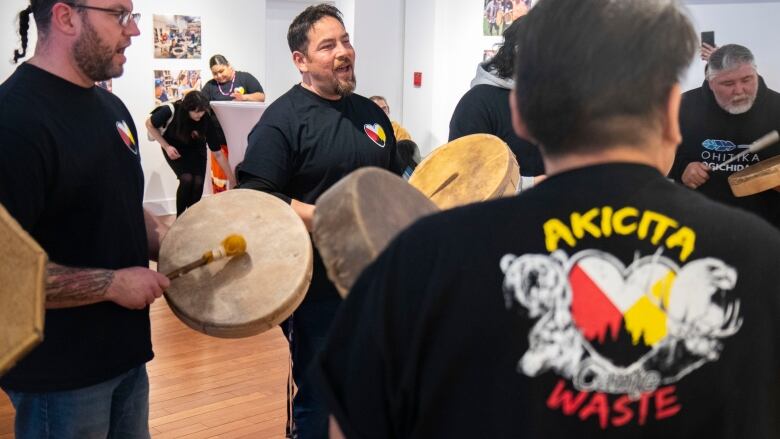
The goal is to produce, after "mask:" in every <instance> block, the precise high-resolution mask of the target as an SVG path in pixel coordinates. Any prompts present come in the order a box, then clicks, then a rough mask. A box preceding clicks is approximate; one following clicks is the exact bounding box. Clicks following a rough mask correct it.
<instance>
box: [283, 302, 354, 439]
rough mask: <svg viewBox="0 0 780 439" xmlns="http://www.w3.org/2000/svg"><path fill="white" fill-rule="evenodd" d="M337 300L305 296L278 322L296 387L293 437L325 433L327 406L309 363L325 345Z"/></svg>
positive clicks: (319, 438) (322, 438)
mask: <svg viewBox="0 0 780 439" xmlns="http://www.w3.org/2000/svg"><path fill="white" fill-rule="evenodd" d="M340 304H341V298H340V297H338V296H336V297H333V298H330V297H326V298H322V299H320V298H318V299H317V300H309V301H306V300H304V301H303V303H302V304H301V306H300V307H298V309H296V310H295V312H294V313H293V315H292V316H291V317H290V318H289V319H287V320H286V321H284V322H282V324H281V326H282V331H283V332H284V335H285V336H286V337H287V340H288V341H289V342H290V353H291V355H292V363H293V367H292V374H293V380H294V381H295V384H296V386H297V387H298V391H297V392H296V394H295V397H294V398H293V421H294V422H293V424H294V427H293V437H294V438H296V439H327V437H328V409H327V407H326V406H325V401H324V400H323V398H322V396H321V395H320V394H319V392H318V391H317V388H316V386H315V383H314V382H312V379H311V376H310V374H309V367H310V366H311V365H312V364H313V363H314V358H315V357H316V355H317V353H318V352H319V351H321V350H322V348H323V347H324V345H325V339H326V336H327V335H328V329H329V328H330V324H331V322H333V318H334V317H335V316H336V310H337V309H338V307H339V305H340ZM291 329H292V332H291V331H290V330H291Z"/></svg>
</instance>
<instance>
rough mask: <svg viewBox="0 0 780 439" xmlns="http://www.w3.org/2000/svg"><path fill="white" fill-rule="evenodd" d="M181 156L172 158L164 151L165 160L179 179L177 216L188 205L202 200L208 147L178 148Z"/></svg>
mask: <svg viewBox="0 0 780 439" xmlns="http://www.w3.org/2000/svg"><path fill="white" fill-rule="evenodd" d="M174 148H176V149H177V150H178V151H179V154H180V155H181V157H179V158H178V159H176V160H171V159H170V157H168V154H166V153H165V151H163V156H164V157H165V161H166V162H168V166H170V167H171V169H172V170H173V172H174V173H175V174H176V178H178V179H179V188H178V189H177V190H176V216H177V217H178V216H180V215H181V214H182V213H184V211H185V210H187V208H188V207H190V206H192V205H193V204H195V203H197V202H198V201H200V197H201V196H203V181H204V179H205V177H206V149H205V148H202V150H201V151H191V150H189V149H188V148H178V147H176V146H174Z"/></svg>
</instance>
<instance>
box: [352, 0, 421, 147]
mask: <svg viewBox="0 0 780 439" xmlns="http://www.w3.org/2000/svg"><path fill="white" fill-rule="evenodd" d="M354 25H355V29H354V31H353V32H352V40H353V42H354V47H355V53H356V55H355V75H356V77H357V90H356V92H357V93H359V94H361V95H363V96H366V97H368V96H373V95H380V96H384V97H385V98H386V99H387V103H388V104H389V105H390V117H391V119H393V120H398V121H403V116H404V113H403V85H402V81H401V78H402V77H403V71H404V2H403V1H401V0H394V1H387V0H357V1H355V7H354ZM412 136H413V137H414V136H416V133H414V132H412Z"/></svg>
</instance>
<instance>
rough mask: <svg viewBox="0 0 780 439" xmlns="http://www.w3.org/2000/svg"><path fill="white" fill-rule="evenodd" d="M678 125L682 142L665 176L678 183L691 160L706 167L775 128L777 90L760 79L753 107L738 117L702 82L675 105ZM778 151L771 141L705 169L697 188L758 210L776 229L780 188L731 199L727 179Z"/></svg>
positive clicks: (778, 126)
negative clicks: (707, 176) (706, 175)
mask: <svg viewBox="0 0 780 439" xmlns="http://www.w3.org/2000/svg"><path fill="white" fill-rule="evenodd" d="M680 129H681V131H682V136H683V141H682V144H680V147H679V148H678V150H677V156H676V157H675V162H674V166H673V167H672V171H671V172H670V174H669V176H670V177H672V178H673V179H675V180H676V181H678V182H681V181H682V174H683V172H684V171H685V168H686V166H688V164H689V163H691V162H703V163H705V164H707V165H708V166H709V167H710V169H713V168H714V167H715V166H717V165H719V164H721V163H723V162H725V161H726V160H728V159H730V158H731V157H733V156H735V155H737V154H739V153H740V152H742V151H743V150H744V148H747V147H748V146H749V145H750V144H751V143H752V142H754V141H755V140H758V138H759V137H761V136H763V135H765V134H768V133H769V132H770V131H772V130H780V93H777V92H775V91H772V90H770V89H768V88H767V86H766V84H765V83H764V80H763V79H759V88H758V95H757V96H756V101H755V103H754V104H753V107H752V108H751V109H750V110H749V111H747V112H745V113H743V114H738V115H733V114H729V113H728V112H726V111H724V110H723V109H722V108H720V106H719V105H718V103H717V101H716V100H715V96H714V94H713V93H712V90H711V89H710V88H709V85H708V83H707V81H704V84H703V85H702V86H701V87H699V88H697V89H694V90H690V91H687V92H685V93H684V94H683V98H682V103H681V107H680ZM778 154H780V144H775V145H773V146H770V147H768V148H766V149H764V150H762V151H759V152H758V153H755V154H752V153H751V154H747V155H746V156H745V157H743V158H742V159H740V160H738V161H735V162H732V163H731V164H729V165H727V166H725V167H723V168H718V169H717V170H715V169H713V170H711V171H710V179H709V180H707V182H706V183H704V184H703V185H701V186H699V187H698V188H697V189H696V190H697V191H699V192H701V193H703V194H705V195H707V196H708V197H710V198H712V199H714V200H718V201H720V202H723V203H727V204H730V205H732V206H737V207H741V208H743V209H747V210H749V211H751V212H754V213H757V214H758V215H761V216H762V217H764V218H766V219H767V220H769V221H770V222H772V223H774V224H775V225H776V226H777V227H778V228H780V192H777V191H773V190H768V191H764V192H761V193H759V194H755V195H751V196H748V197H735V196H734V194H733V193H732V192H731V187H730V186H729V183H728V177H729V175H731V174H733V173H734V172H737V171H741V170H742V169H744V168H745V167H746V166H750V165H753V164H756V163H758V162H759V161H761V160H766V159H767V158H770V157H774V156H776V155H778Z"/></svg>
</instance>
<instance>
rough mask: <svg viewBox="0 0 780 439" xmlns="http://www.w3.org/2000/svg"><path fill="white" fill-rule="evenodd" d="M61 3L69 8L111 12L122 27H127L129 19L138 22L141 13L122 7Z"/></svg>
mask: <svg viewBox="0 0 780 439" xmlns="http://www.w3.org/2000/svg"><path fill="white" fill-rule="evenodd" d="M62 3H64V4H66V5H68V6H70V7H71V8H79V9H92V10H95V11H100V12H105V13H107V14H111V15H113V16H115V17H116V18H117V22H118V23H119V25H120V26H122V27H127V25H128V24H130V20H131V19H132V20H133V22H134V23H135V24H138V22H139V21H140V20H141V14H140V13H138V12H136V13H132V12H130V11H125V10H124V9H108V8H99V7H97V6H89V5H79V4H76V3H73V2H62Z"/></svg>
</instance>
